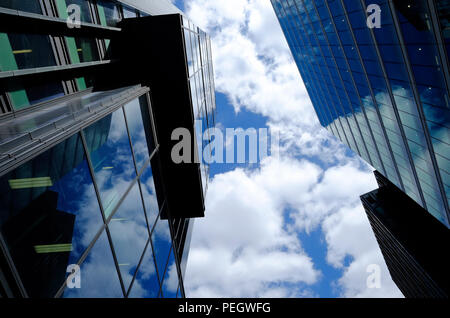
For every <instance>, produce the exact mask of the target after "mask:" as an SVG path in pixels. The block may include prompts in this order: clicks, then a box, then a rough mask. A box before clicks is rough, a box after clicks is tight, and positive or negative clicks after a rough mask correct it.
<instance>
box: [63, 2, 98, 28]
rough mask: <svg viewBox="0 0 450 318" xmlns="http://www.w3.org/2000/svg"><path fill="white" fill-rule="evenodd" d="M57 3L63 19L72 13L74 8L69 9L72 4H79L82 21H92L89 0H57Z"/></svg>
mask: <svg viewBox="0 0 450 318" xmlns="http://www.w3.org/2000/svg"><path fill="white" fill-rule="evenodd" d="M56 5H57V7H58V11H59V17H60V18H62V19H67V17H68V13H69V14H72V13H73V12H74V11H73V10H69V12H68V10H67V8H68V7H69V6H70V5H77V6H79V8H80V14H81V21H82V22H88V23H91V22H92V17H91V12H90V9H89V2H88V0H57V1H56Z"/></svg>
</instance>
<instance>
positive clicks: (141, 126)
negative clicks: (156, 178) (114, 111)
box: [124, 95, 154, 171]
mask: <svg viewBox="0 0 450 318" xmlns="http://www.w3.org/2000/svg"><path fill="white" fill-rule="evenodd" d="M124 108H125V114H126V117H127V124H128V130H129V132H130V136H131V142H132V144H133V151H134V158H135V159H136V166H137V170H138V171H140V170H141V169H142V167H143V166H144V164H145V163H146V162H147V160H148V159H149V158H150V155H151V153H152V152H153V150H154V141H153V130H152V126H151V120H150V114H149V109H148V105H147V95H144V96H141V97H140V98H139V99H135V100H133V101H132V102H130V103H128V104H127V105H125V106H124Z"/></svg>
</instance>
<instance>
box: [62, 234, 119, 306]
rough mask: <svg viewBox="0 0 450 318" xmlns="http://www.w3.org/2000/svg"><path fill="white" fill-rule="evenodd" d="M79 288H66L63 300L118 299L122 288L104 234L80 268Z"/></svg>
mask: <svg viewBox="0 0 450 318" xmlns="http://www.w3.org/2000/svg"><path fill="white" fill-rule="evenodd" d="M80 273H81V288H73V289H70V288H67V287H66V289H65V290H64V293H63V295H62V297H63V298H119V297H123V292H122V287H121V286H120V281H119V277H118V273H117V270H116V267H115V265H114V259H113V257H112V253H111V248H110V246H109V243H108V237H107V235H106V232H105V231H103V233H102V234H101V236H100V237H99V238H98V240H97V242H95V245H94V246H93V247H92V250H91V251H90V252H89V255H88V257H87V259H86V260H85V261H84V262H83V264H81V266H80Z"/></svg>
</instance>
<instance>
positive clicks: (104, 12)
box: [97, 0, 119, 26]
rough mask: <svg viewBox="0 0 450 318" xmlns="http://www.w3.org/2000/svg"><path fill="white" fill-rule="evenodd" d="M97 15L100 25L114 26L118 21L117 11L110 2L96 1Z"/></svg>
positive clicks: (114, 5) (115, 6)
mask: <svg viewBox="0 0 450 318" xmlns="http://www.w3.org/2000/svg"><path fill="white" fill-rule="evenodd" d="M97 8H98V14H99V17H100V21H101V24H102V25H107V26H115V25H116V24H117V22H118V21H119V10H118V8H117V5H116V4H114V3H112V2H110V1H104V0H99V1H97Z"/></svg>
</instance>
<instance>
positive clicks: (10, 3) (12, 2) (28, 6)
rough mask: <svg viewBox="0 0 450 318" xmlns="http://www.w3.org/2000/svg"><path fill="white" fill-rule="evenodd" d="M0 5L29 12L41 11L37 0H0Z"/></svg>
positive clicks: (39, 12)
mask: <svg viewBox="0 0 450 318" xmlns="http://www.w3.org/2000/svg"><path fill="white" fill-rule="evenodd" d="M0 7H3V8H8V9H14V10H20V11H25V12H31V13H38V14H41V13H42V9H41V4H40V1H39V0H27V1H17V0H0Z"/></svg>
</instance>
